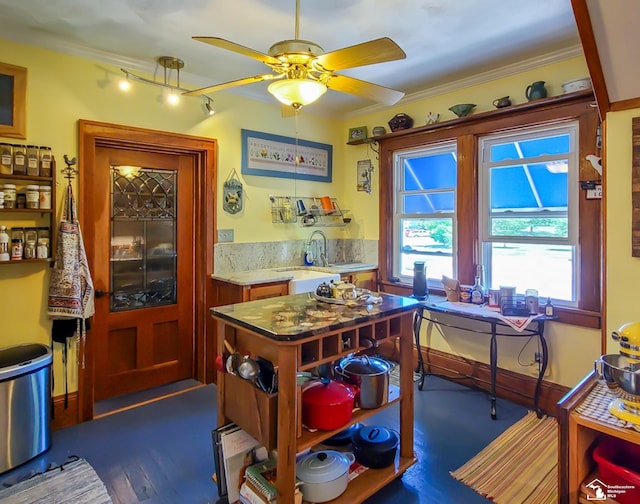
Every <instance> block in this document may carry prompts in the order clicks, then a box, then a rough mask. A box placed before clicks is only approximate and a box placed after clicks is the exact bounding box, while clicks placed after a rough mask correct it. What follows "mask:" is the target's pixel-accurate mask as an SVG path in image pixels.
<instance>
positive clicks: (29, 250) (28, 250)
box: [24, 240, 36, 259]
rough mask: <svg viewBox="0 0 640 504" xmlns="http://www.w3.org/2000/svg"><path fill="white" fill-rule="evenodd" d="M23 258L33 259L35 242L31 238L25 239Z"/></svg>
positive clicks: (34, 256)
mask: <svg viewBox="0 0 640 504" xmlns="http://www.w3.org/2000/svg"><path fill="white" fill-rule="evenodd" d="M24 258H25V259H35V258H36V242H35V241H33V240H27V241H26V242H25V244H24Z"/></svg>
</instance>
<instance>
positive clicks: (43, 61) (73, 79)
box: [0, 39, 344, 394]
mask: <svg viewBox="0 0 640 504" xmlns="http://www.w3.org/2000/svg"><path fill="white" fill-rule="evenodd" d="M0 54H2V58H1V59H2V61H3V62H4V63H9V64H13V65H18V66H23V67H26V68H27V69H28V84H27V138H26V139H25V140H12V139H8V141H9V142H11V143H24V144H37V145H50V146H51V147H52V148H53V153H54V155H55V157H56V160H57V163H58V165H57V169H58V172H59V170H60V169H61V168H63V167H64V162H63V160H62V156H63V154H68V155H69V157H75V156H76V155H77V151H78V146H77V129H78V124H77V122H78V119H88V120H95V121H101V122H106V123H116V124H125V125H130V126H135V127H141V128H149V129H156V130H163V131H172V132H177V133H184V134H190V135H196V136H202V137H209V138H215V139H217V141H218V146H219V157H218V172H219V174H218V179H219V184H218V191H219V193H218V194H220V191H221V189H220V187H221V183H222V182H223V181H224V180H225V179H226V178H227V176H228V175H229V173H230V172H231V171H232V170H233V169H234V168H235V169H236V171H237V172H238V173H240V129H242V128H246V129H252V130H257V131H264V132H268V133H274V134H280V135H284V136H289V137H295V134H296V129H297V131H298V134H299V138H303V139H309V140H313V141H317V142H323V143H328V144H333V145H334V148H335V150H334V158H333V162H334V165H333V169H334V177H333V183H331V184H329V183H313V184H311V183H309V182H306V183H304V182H297V186H296V185H294V182H293V181H292V180H288V179H279V178H268V177H255V176H248V177H246V178H243V179H242V180H243V182H244V185H245V190H246V195H247V199H246V202H245V209H244V210H243V211H242V212H241V213H239V214H237V215H234V216H231V215H229V214H227V213H225V212H223V211H222V204H221V202H218V203H217V207H218V208H217V213H218V222H217V226H218V228H233V229H235V240H236V241H238V242H255V241H278V240H287V239H302V238H306V236H307V234H308V230H302V229H301V228H300V227H299V226H294V225H272V224H271V213H270V203H269V200H268V195H269V194H272V193H273V194H283V192H286V193H287V194H288V193H291V194H293V193H294V192H295V191H296V190H297V194H299V195H309V196H320V195H324V194H331V195H333V196H336V197H338V198H341V197H342V196H343V194H342V191H343V181H342V173H341V167H342V165H343V163H342V149H341V145H342V143H343V142H342V137H343V135H342V131H341V124H340V123H339V122H336V121H334V120H330V119H326V118H322V117H315V116H311V115H310V114H307V115H305V114H304V113H303V114H300V116H299V118H298V121H297V124H296V121H295V119H294V118H290V119H283V118H282V117H281V114H280V107H279V106H278V105H276V104H275V101H274V104H270V103H263V102H258V101H252V100H246V99H243V98H239V97H237V96H235V95H232V94H226V93H219V94H217V95H216V96H215V101H214V106H215V108H216V110H217V113H216V114H215V115H214V116H212V117H206V118H205V115H204V112H203V108H202V104H203V101H202V100H201V99H200V98H193V97H192V98H186V97H183V99H182V102H181V104H180V105H179V106H178V107H175V108H174V107H170V106H168V105H164V104H162V103H160V102H159V100H158V97H159V95H160V91H161V89H160V88H159V87H156V86H152V85H147V84H143V83H134V85H133V87H132V89H131V91H130V92H129V93H127V94H124V93H123V92H122V91H120V90H119V89H118V82H119V80H120V78H121V77H122V74H121V72H120V71H119V68H114V67H109V66H106V65H103V64H101V63H96V62H93V61H89V60H85V59H81V58H76V57H71V56H67V55H63V54H60V53H55V52H51V51H47V50H43V49H39V48H34V47H30V46H26V45H21V44H15V43H11V42H8V41H4V40H1V39H0ZM184 85H185V86H188V84H187V83H185V84H184ZM0 141H7V140H6V139H0ZM79 169H80V170H82V169H85V167H82V166H80V167H79ZM57 180H58V186H57V187H58V208H60V201H61V193H62V191H61V190H60V189H61V188H62V187H64V183H65V180H64V179H63V178H62V176H61V175H60V174H59V173H58V178H57ZM76 193H77V191H76ZM6 217H8V215H6V216H5V215H3V214H0V223H4V224H6V225H8V226H10V225H11V222H12V221H9V220H8V219H6ZM343 235H344V233H343V232H342V231H338V230H335V231H332V232H331V233H329V236H330V237H341V236H343ZM48 270H49V268H47V267H45V266H42V265H39V264H33V263H31V264H17V265H0V307H2V308H1V310H0V313H2V317H1V319H2V330H1V332H0V335H1V336H0V347H4V346H10V345H15V344H19V343H25V342H35V343H45V344H48V343H49V342H50V337H51V336H50V330H51V322H50V321H49V320H48V317H47V312H46V308H47V307H46V305H47V293H48V285H49V271H48ZM60 347H61V345H58V344H56V345H55V348H54V352H55V356H54V359H55V364H54V374H55V391H54V393H55V394H60V393H62V391H63V388H62V387H63V380H62V375H61V372H62V371H61V366H60V364H59V363H60V362H61V357H60ZM73 355H74V354H73V353H72V361H71V366H70V368H74V367H75V360H74V359H73ZM69 377H70V390H75V389H77V381H76V375H75V373H74V372H72V371H70V374H69Z"/></svg>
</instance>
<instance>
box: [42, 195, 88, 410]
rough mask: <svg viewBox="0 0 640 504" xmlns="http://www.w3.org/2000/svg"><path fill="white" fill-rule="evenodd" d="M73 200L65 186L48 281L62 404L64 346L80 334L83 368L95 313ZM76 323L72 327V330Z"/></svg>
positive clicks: (64, 364)
mask: <svg viewBox="0 0 640 504" xmlns="http://www.w3.org/2000/svg"><path fill="white" fill-rule="evenodd" d="M75 215H76V212H75V200H74V198H73V191H72V189H71V183H69V185H68V187H67V194H66V201H65V207H64V211H63V217H62V221H61V222H60V226H59V229H58V239H57V242H56V256H55V263H54V266H53V270H52V271H51V279H50V283H49V303H48V314H49V317H50V318H52V319H53V326H52V340H53V341H57V342H62V343H64V347H63V355H62V360H63V368H64V389H65V396H64V404H65V408H67V406H68V403H69V398H68V390H67V348H68V346H69V340H70V338H72V337H73V336H74V335H75V334H79V335H80V339H81V342H82V344H81V347H82V367H83V368H84V348H85V342H86V329H87V326H86V324H85V321H86V320H87V319H88V318H89V317H91V316H92V315H93V314H94V311H95V310H94V290H93V281H92V279H91V273H90V271H89V263H88V261H87V254H86V252H85V249H84V242H83V241H82V233H81V230H80V223H79V222H77V221H76V220H75ZM74 324H75V330H73V327H74Z"/></svg>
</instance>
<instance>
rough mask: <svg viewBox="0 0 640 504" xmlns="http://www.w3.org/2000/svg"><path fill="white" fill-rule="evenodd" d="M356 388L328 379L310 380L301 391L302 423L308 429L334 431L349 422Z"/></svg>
mask: <svg viewBox="0 0 640 504" xmlns="http://www.w3.org/2000/svg"><path fill="white" fill-rule="evenodd" d="M356 395H357V387H355V386H354V385H348V384H346V383H341V382H337V381H333V380H330V379H328V378H321V379H319V380H311V381H309V382H307V383H305V385H304V388H303V390H302V423H304V425H306V426H307V427H308V428H309V429H318V430H334V429H338V428H340V427H342V426H343V425H346V424H348V423H349V422H350V421H351V415H352V411H353V403H354V400H355V398H356Z"/></svg>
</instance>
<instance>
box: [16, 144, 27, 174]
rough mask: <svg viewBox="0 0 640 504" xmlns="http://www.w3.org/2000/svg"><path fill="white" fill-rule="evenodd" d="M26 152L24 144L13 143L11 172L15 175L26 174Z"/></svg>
mask: <svg viewBox="0 0 640 504" xmlns="http://www.w3.org/2000/svg"><path fill="white" fill-rule="evenodd" d="M26 157H27V153H26V152H25V150H24V145H20V144H13V173H14V174H16V175H26V174H27V165H26Z"/></svg>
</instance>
